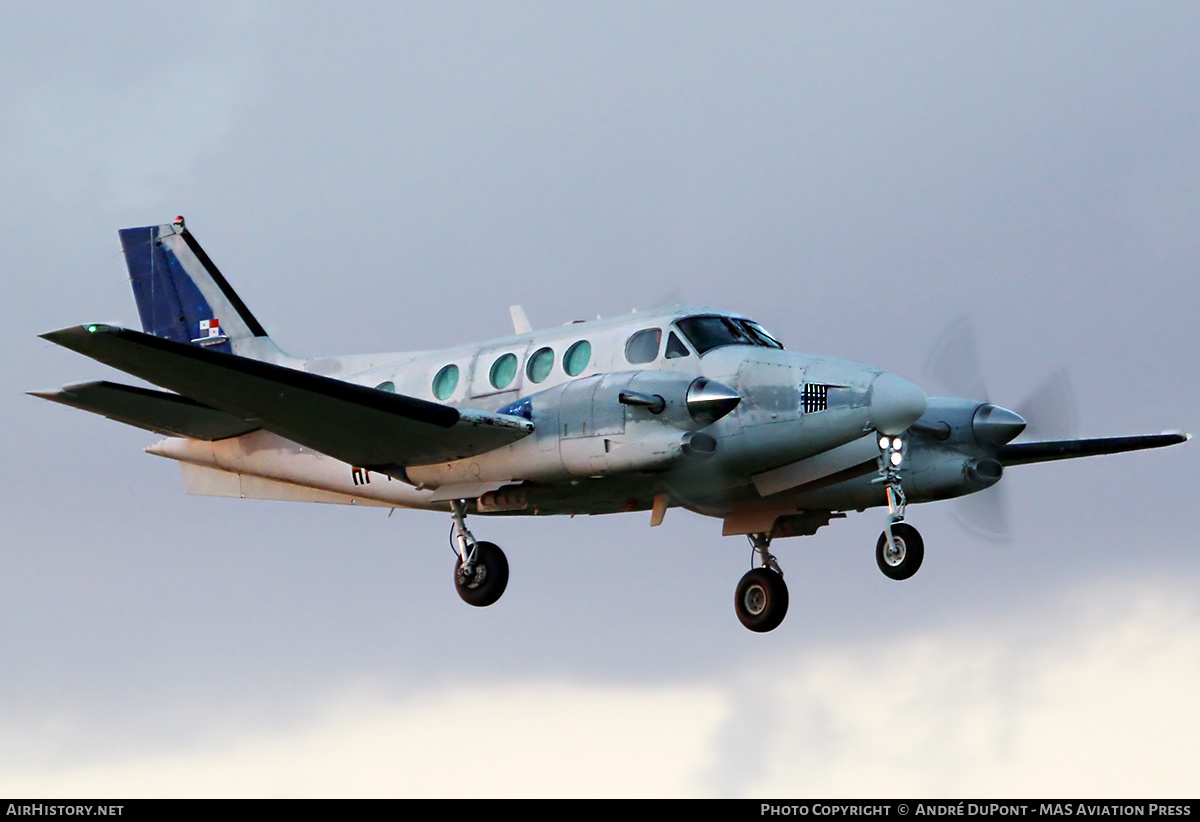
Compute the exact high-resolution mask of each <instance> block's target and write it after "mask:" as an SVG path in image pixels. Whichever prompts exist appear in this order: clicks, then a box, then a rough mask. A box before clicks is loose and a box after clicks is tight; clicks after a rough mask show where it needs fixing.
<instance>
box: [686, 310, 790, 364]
mask: <svg viewBox="0 0 1200 822" xmlns="http://www.w3.org/2000/svg"><path fill="white" fill-rule="evenodd" d="M675 324H676V325H677V326H679V330H680V331H682V332H683V335H684V336H685V337H687V338H688V342H690V343H691V344H692V347H693V348H695V349H696V353H697V354H700V355H702V356H703V355H704V354H705V353H706V352H708V351H711V350H712V349H714V348H719V347H721V346H722V345H756V346H758V347H760V348H779V349H782V348H783V345H782V343H780V342H779V340H777V339H775V338H774V337H772V336H771V335H770V334H768V333H767V332H766V331H765V330H764V329H763V327H762V326H761V325H759V324H758V323H755V322H751V321H750V320H739V319H735V318H733V317H719V316H710V317H687V318H685V319H682V320H678V321H677V322H676V323H675Z"/></svg>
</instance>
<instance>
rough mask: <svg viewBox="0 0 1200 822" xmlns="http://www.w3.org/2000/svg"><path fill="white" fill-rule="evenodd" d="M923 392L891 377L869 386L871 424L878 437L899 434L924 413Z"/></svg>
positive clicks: (883, 377)
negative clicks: (878, 434) (879, 435)
mask: <svg viewBox="0 0 1200 822" xmlns="http://www.w3.org/2000/svg"><path fill="white" fill-rule="evenodd" d="M927 405H928V400H927V398H926V397H925V392H924V391H922V390H921V389H920V388H918V387H917V386H915V385H913V384H912V383H911V382H909V381H908V380H906V379H904V378H902V377H897V376H896V375H895V374H889V373H886V372H885V373H883V374H880V375H879V376H878V377H876V378H875V381H874V382H872V383H871V425H872V427H874V428H875V430H876V431H878V432H879V433H881V434H900V433H902V432H904V431H905V430H906V429H907V428H908V427H909V426H910V425H912V424H913V423H914V422H916V421H917V420H919V419H920V418H921V415H922V414H924V413H925V407H926V406H927Z"/></svg>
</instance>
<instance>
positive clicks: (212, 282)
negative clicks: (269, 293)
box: [118, 217, 290, 364]
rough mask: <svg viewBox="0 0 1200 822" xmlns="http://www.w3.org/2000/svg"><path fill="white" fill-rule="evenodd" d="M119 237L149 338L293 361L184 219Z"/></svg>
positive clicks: (130, 230)
mask: <svg viewBox="0 0 1200 822" xmlns="http://www.w3.org/2000/svg"><path fill="white" fill-rule="evenodd" d="M118 233H119V234H120V236H121V246H122V248H124V250H125V264H126V266H127V267H128V268H129V279H130V282H131V283H132V285H133V295H134V298H135V299H136V300H137V306H138V314H139V315H140V316H141V320H142V330H143V331H145V332H146V333H147V334H153V335H155V336H156V337H165V338H167V339H169V340H174V341H176V342H181V343H191V344H193V345H199V346H203V347H205V348H211V349H214V350H216V351H224V352H226V353H233V354H239V355H241V356H245V357H251V358H253V359H258V360H268V361H271V362H278V363H281V364H284V363H285V361H286V360H289V359H290V358H289V357H287V355H285V354H283V352H281V351H280V350H279V349H278V348H277V347H276V346H275V344H274V343H273V342H271V340H270V337H268V336H267V332H266V330H265V329H264V328H263V327H262V324H261V323H259V321H258V320H257V319H256V318H255V316H254V315H253V314H252V313H251V312H250V309H249V308H247V307H246V304H245V303H244V302H242V299H241V297H239V296H238V295H237V292H235V291H234V290H233V288H232V287H231V286H230V285H229V281H228V280H226V279H225V277H224V275H222V274H221V272H220V270H219V269H218V268H217V267H216V265H214V264H213V261H212V260H211V259H209V256H208V254H206V253H205V252H204V249H203V248H201V247H200V243H198V242H196V238H195V237H194V236H192V234H191V232H189V231H188V230H187V227H186V226H185V225H184V222H183V218H182V217H177V218H176V219H175V221H174V222H173V223H170V224H167V225H158V226H143V227H141V228H123V229H121V230H120V232H118Z"/></svg>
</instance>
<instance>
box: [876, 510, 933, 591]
mask: <svg viewBox="0 0 1200 822" xmlns="http://www.w3.org/2000/svg"><path fill="white" fill-rule="evenodd" d="M892 539H893V540H894V542H895V550H894V551H891V552H889V551H888V550H887V531H884V532H883V533H882V534H880V535H879V542H877V543H875V562H876V563H877V564H878V565H879V570H880V571H883V573H884V575H885V576H888V577H890V578H892V579H908V578H909V577H911V576H912V575H913V574H915V573H916V572H917V571H919V570H920V568H921V562H922V561H923V560H924V559H925V541H924V540H923V539H921V535H920V534H919V533H917V529H916V528H913V527H912V526H911V525H909V524H908V523H906V522H897V523H896V524H895V525H893V526H892Z"/></svg>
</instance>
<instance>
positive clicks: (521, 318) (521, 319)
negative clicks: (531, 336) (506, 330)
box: [508, 305, 533, 334]
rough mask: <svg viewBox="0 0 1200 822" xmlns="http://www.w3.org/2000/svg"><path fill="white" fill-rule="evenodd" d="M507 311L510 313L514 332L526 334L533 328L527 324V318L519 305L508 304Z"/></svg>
mask: <svg viewBox="0 0 1200 822" xmlns="http://www.w3.org/2000/svg"><path fill="white" fill-rule="evenodd" d="M508 313H509V314H511V315H512V321H513V333H514V334H528V333H529V332H530V331H532V330H533V326H532V325H530V324H529V318H528V317H526V316H525V309H524V308H522V307H521V306H519V305H510V306H509V307H508Z"/></svg>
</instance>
